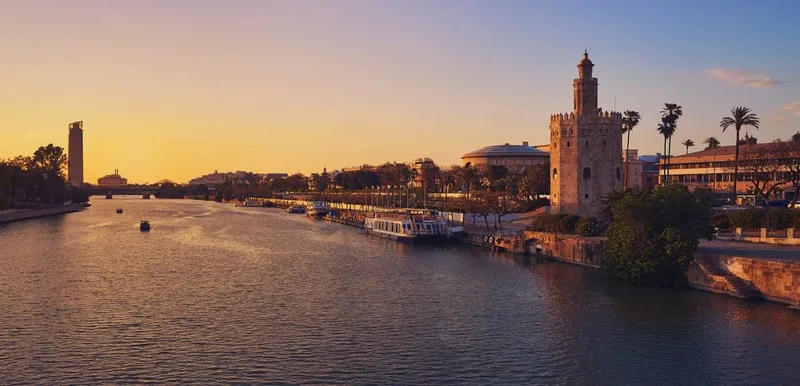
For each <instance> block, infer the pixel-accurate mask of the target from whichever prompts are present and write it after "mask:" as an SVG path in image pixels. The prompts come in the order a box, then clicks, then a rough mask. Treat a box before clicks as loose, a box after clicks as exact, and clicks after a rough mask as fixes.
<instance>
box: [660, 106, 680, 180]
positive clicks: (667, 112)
mask: <svg viewBox="0 0 800 386" xmlns="http://www.w3.org/2000/svg"><path fill="white" fill-rule="evenodd" d="M682 116H683V107H681V106H679V105H677V104H676V103H664V108H663V109H661V118H662V119H666V123H667V124H668V126H669V129H668V130H667V133H668V134H669V135H668V136H667V138H668V139H669V148H668V149H667V168H666V173H667V177H669V164H670V163H671V159H670V158H672V135H673V134H675V131H676V130H678V118H680V117H682Z"/></svg>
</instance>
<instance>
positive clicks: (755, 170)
mask: <svg viewBox="0 0 800 386" xmlns="http://www.w3.org/2000/svg"><path fill="white" fill-rule="evenodd" d="M781 152H782V151H781V143H768V144H761V145H748V146H746V147H745V148H744V150H743V151H742V152H741V154H740V155H741V159H740V160H739V161H740V162H739V168H738V170H739V176H740V177H741V178H742V180H744V181H749V182H750V183H751V184H752V185H753V192H754V193H755V194H756V195H758V197H761V198H762V199H764V200H766V201H767V202H769V198H770V197H771V196H772V194H773V193H774V192H775V191H776V190H777V189H778V188H780V187H781V186H782V185H783V184H785V183H786V181H784V180H783V179H782V178H779V176H780V175H781V174H782V173H781V169H783V165H782V164H783V162H782V160H781V158H780V157H779V155H781Z"/></svg>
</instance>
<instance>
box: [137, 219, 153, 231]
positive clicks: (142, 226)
mask: <svg viewBox="0 0 800 386" xmlns="http://www.w3.org/2000/svg"><path fill="white" fill-rule="evenodd" d="M139 230H140V231H142V232H147V231H149V230H150V222H149V221H147V220H142V222H141V223H139Z"/></svg>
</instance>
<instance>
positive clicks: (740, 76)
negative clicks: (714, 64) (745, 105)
mask: <svg viewBox="0 0 800 386" xmlns="http://www.w3.org/2000/svg"><path fill="white" fill-rule="evenodd" d="M708 73H709V74H711V76H713V77H715V78H717V79H721V80H724V81H725V82H727V83H728V84H738V85H743V86H747V87H756V88H773V87H775V86H777V85H779V84H781V83H783V82H781V81H779V80H775V79H772V78H771V77H769V76H767V75H764V74H761V73H758V72H755V71H745V70H726V69H724V68H715V69H713V70H710V71H709V72H708Z"/></svg>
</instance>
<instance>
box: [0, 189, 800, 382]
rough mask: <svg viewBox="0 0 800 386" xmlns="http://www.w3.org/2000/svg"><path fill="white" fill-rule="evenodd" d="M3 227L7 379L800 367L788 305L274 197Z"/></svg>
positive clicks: (771, 371)
mask: <svg viewBox="0 0 800 386" xmlns="http://www.w3.org/2000/svg"><path fill="white" fill-rule="evenodd" d="M117 207H122V208H123V209H124V212H123V213H122V214H119V215H117V214H115V211H114V210H115V209H116V208H117ZM140 219H148V220H150V221H151V224H153V230H152V231H151V232H150V233H149V234H147V233H142V232H139V230H138V221H139V220H140ZM0 229H1V230H0V245H3V246H4V247H5V249H4V250H3V256H2V258H0V308H1V309H3V310H4V312H3V313H2V314H0V325H3V326H4V328H3V329H0V346H2V347H3V348H4V349H3V350H0V363H4V364H5V366H0V378H2V379H4V380H5V381H6V382H7V383H42V384H52V383H122V382H131V383H143V382H158V383H165V382H169V381H170V380H181V381H183V382H191V383H263V382H285V383H292V384H296V383H345V384H362V383H389V384H409V383H413V384H420V383H422V384H438V383H473V384H488V383H502V384H537V383H569V384H594V383H602V384H627V383H657V384H660V383H664V380H666V379H668V380H670V381H669V382H672V383H681V384H691V383H715V384H716V383H743V382H762V383H786V380H788V379H793V378H792V377H796V376H798V375H800V374H798V373H799V371H798V370H797V368H796V367H795V366H794V365H795V362H796V360H795V359H796V358H798V357H800V342H798V336H799V335H800V334H798V332H800V331H798V326H799V325H800V315H799V314H797V313H792V312H790V311H788V310H786V308H785V307H782V306H779V305H774V304H768V303H763V302H746V301H741V300H738V299H733V298H727V297H723V296H719V295H714V294H708V293H702V292H698V291H676V290H672V289H649V288H641V287H630V286H627V285H625V284H623V283H620V282H617V281H613V280H608V279H607V278H606V277H605V276H603V274H602V272H600V271H598V270H594V269H590V268H584V267H579V266H572V265H566V264H561V263H554V262H536V261H535V260H534V261H526V260H525V259H524V258H522V257H520V256H514V255H509V254H505V253H492V252H489V251H486V250H484V249H481V248H477V247H475V248H473V247H463V246H451V245H435V246H430V245H417V244H404V243H397V242H394V241H391V240H387V239H382V238H378V237H373V236H368V235H365V234H363V233H362V232H360V231H358V230H356V229H354V228H349V227H344V226H341V225H338V224H330V223H326V222H322V221H312V220H309V219H307V218H305V217H302V216H290V215H287V214H286V213H285V212H283V211H280V210H276V209H266V210H265V209H261V208H233V207H231V206H227V205H221V204H216V203H209V202H194V201H182V200H178V201H162V200H141V199H122V200H120V199H117V198H115V199H114V200H108V201H104V200H99V201H98V202H96V203H95V205H94V206H93V207H92V208H90V209H89V210H87V211H85V212H83V213H78V214H72V215H67V216H63V217H62V218H60V219H41V220H34V221H30V222H23V223H15V224H12V225H11V226H5V227H3V228H0Z"/></svg>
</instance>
